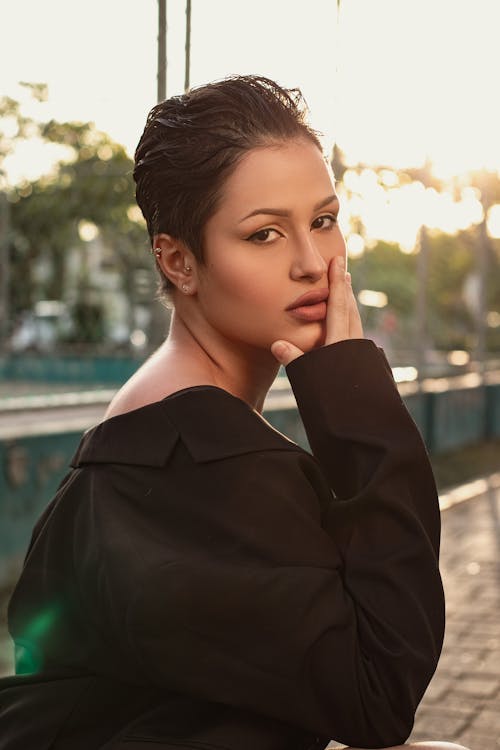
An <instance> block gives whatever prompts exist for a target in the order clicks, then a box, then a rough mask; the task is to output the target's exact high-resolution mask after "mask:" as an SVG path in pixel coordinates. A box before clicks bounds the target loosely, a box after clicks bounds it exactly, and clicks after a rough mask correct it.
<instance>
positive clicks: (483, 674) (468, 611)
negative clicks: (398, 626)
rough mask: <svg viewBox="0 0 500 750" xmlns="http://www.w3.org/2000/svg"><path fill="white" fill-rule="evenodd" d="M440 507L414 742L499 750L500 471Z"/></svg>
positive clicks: (6, 658)
mask: <svg viewBox="0 0 500 750" xmlns="http://www.w3.org/2000/svg"><path fill="white" fill-rule="evenodd" d="M441 505H442V507H443V508H444V510H443V513H442V527H443V534H442V545H441V570H442V574H443V581H444V587H445V591H446V600H447V626H446V637H445V643H444V649H443V654H442V657H441V660H440V663H439V666H438V669H437V671H436V674H435V676H434V678H433V680H432V682H431V684H430V686H429V689H428V691H427V693H426V695H425V697H424V700H423V701H422V703H421V705H420V707H419V710H418V712H417V717H416V722H415V728H414V731H413V733H412V736H411V739H412V740H415V741H416V740H425V739H435V740H437V739H440V740H447V741H450V742H451V741H455V742H459V743H461V744H463V745H466V746H468V747H469V748H471V750H500V474H495V475H493V476H491V477H490V478H488V479H484V480H480V481H478V482H474V483H471V484H470V485H465V486H463V487H460V488H457V490H456V491H455V492H452V493H447V494H446V495H442V496H441ZM2 635H3V634H2ZM5 646H6V641H5V635H4V637H3V638H2V637H1V636H0V673H2V672H3V673H5V672H8V671H10V655H7V654H6V650H5ZM336 746H337V745H336V744H335V743H332V744H331V747H332V748H333V747H336Z"/></svg>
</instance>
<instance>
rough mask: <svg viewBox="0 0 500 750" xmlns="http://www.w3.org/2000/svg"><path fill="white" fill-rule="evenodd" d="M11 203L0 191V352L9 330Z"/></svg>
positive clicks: (4, 347)
mask: <svg viewBox="0 0 500 750" xmlns="http://www.w3.org/2000/svg"><path fill="white" fill-rule="evenodd" d="M9 277H10V273H9V203H8V201H7V196H6V195H5V193H3V192H0V353H1V352H2V351H4V350H6V348H7V335H8V331H9V280H10V279H9Z"/></svg>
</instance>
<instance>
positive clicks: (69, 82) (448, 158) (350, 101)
mask: <svg viewBox="0 0 500 750" xmlns="http://www.w3.org/2000/svg"><path fill="white" fill-rule="evenodd" d="M167 6H168V36H167V47H168V90H167V95H172V94H178V93H180V92H181V91H182V88H183V81H184V30H185V27H184V19H185V0H167ZM0 10H1V14H2V15H1V17H2V40H1V44H0V93H8V94H11V95H16V93H17V94H18V93H19V91H18V89H17V88H16V84H17V82H18V81H22V80H24V81H43V82H46V83H48V85H49V102H48V103H47V104H46V105H45V107H44V111H45V113H46V114H47V116H54V117H57V118H59V119H79V120H93V121H95V122H96V124H97V126H98V127H99V128H100V129H103V130H106V131H108V132H109V133H110V134H111V135H112V136H113V137H114V138H115V139H116V140H118V141H120V142H122V143H124V144H125V145H126V147H127V149H128V151H129V152H130V153H132V152H133V149H134V147H135V145H136V143H137V141H138V139H139V136H140V133H141V131H142V127H143V124H144V121H145V118H146V115H147V112H148V110H149V109H150V107H151V106H153V104H154V103H155V99H156V65H157V15H158V11H157V0H85V2H82V1H81V0H80V2H77V1H76V0H0ZM499 27H500V2H498V0H474V2H471V1H470V0H469V2H467V0H342V2H341V12H340V17H338V16H337V2H336V0H307V2H306V1H305V0H251V1H248V0H192V53H191V60H192V66H191V83H192V85H198V84H201V83H204V82H206V81H209V80H214V79H217V78H222V77H224V76H226V75H229V74H234V73H261V74H265V75H268V76H270V77H272V78H275V79H276V80H278V81H279V82H280V83H282V84H283V85H285V86H297V85H298V86H299V87H300V88H301V89H302V91H303V93H304V95H305V97H306V100H307V101H308V103H309V106H310V110H311V120H312V123H313V125H314V126H315V127H317V128H319V129H320V130H322V131H323V132H324V133H325V144H326V145H327V147H328V146H329V145H331V144H332V143H333V142H334V141H335V140H336V141H337V142H338V143H339V145H340V146H341V148H343V150H345V151H346V153H347V155H348V158H349V159H350V160H351V161H353V162H356V161H364V162H369V163H384V164H387V165H392V166H394V167H402V166H411V165H415V164H419V163H421V162H422V161H423V160H424V159H425V158H427V157H429V158H431V159H432V161H433V162H434V163H435V169H436V171H437V172H438V173H440V174H441V175H449V174H452V173H456V172H460V171H462V170H464V169H467V168H470V167H481V166H487V167H491V168H500V138H499V137H498V134H499V133H500V106H499V103H498V96H497V93H496V89H497V85H498V84H497V82H498V74H499V72H500V45H499V44H498V29H499Z"/></svg>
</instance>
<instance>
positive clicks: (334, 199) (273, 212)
mask: <svg viewBox="0 0 500 750" xmlns="http://www.w3.org/2000/svg"><path fill="white" fill-rule="evenodd" d="M338 202H339V199H338V196H337V195H335V193H332V195H329V196H328V198H325V199H324V200H321V201H320V202H319V203H316V205H315V206H313V211H319V209H320V208H324V207H325V206H328V205H329V204H330V203H338ZM259 214H267V215H268V216H290V211H286V210H285V209H284V208H256V209H255V211H252V212H251V213H249V214H247V215H246V216H245V217H244V218H243V219H240V221H239V224H241V223H242V222H244V221H246V220H247V219H249V218H250V217H251V216H258V215H259Z"/></svg>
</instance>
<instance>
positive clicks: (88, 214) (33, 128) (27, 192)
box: [0, 84, 150, 340]
mask: <svg viewBox="0 0 500 750" xmlns="http://www.w3.org/2000/svg"><path fill="white" fill-rule="evenodd" d="M24 85H26V86H27V87H28V88H29V89H30V90H31V93H32V96H33V97H34V98H35V99H37V100H39V101H42V100H44V98H46V87H45V86H44V84H24ZM0 118H7V120H10V129H9V130H10V132H11V135H10V137H1V138H0V171H1V167H2V161H3V159H4V158H5V157H6V156H7V155H8V154H10V153H12V152H13V150H14V149H15V147H16V145H17V144H18V143H19V142H20V141H22V140H23V139H26V138H35V137H36V138H39V139H40V140H41V141H42V142H44V143H48V144H59V145H61V146H64V147H65V153H66V154H67V155H66V157H65V158H61V159H60V160H59V161H58V162H57V163H56V164H54V166H53V169H52V170H51V172H50V174H46V175H43V176H42V177H40V178H39V179H37V180H34V181H32V182H26V181H25V182H22V183H21V184H18V185H15V186H10V187H9V188H8V189H7V195H8V200H9V204H10V243H9V244H10V261H11V262H10V267H11V284H10V287H11V295H10V309H11V315H12V316H14V317H15V316H16V314H18V313H20V312H21V311H23V310H26V309H30V308H31V307H32V306H33V304H34V302H35V301H36V300H37V299H39V298H46V299H63V298H64V290H65V281H66V265H67V264H66V255H67V253H68V250H69V249H70V248H78V247H79V248H81V251H82V253H85V252H86V244H85V243H84V242H83V241H82V239H81V238H80V236H79V233H78V226H79V223H80V222H81V221H82V220H84V221H87V222H92V223H93V224H95V225H96V226H97V228H98V230H99V232H100V234H101V236H102V237H103V238H104V240H105V242H106V244H107V245H108V246H110V247H111V248H112V252H111V257H112V263H113V265H114V267H115V268H116V269H117V270H118V271H119V272H120V277H121V280H122V284H123V289H124V291H125V292H126V293H127V294H128V293H129V292H130V293H133V289H131V288H129V287H130V285H131V282H130V277H131V276H132V273H131V272H132V271H133V269H136V268H145V269H147V268H148V267H149V265H150V264H149V263H148V258H147V255H146V252H145V249H146V247H147V234H146V230H145V226H144V224H143V223H142V222H141V221H138V220H137V219H136V217H135V216H132V218H130V216H131V214H130V211H131V208H132V207H134V206H135V197H134V185H133V180H132V168H133V162H132V160H131V159H130V158H129V157H128V155H127V153H126V151H125V149H124V147H123V146H122V145H120V144H118V143H116V142H114V141H113V140H112V139H111V138H110V137H109V136H108V135H107V134H106V133H102V132H100V131H99V130H97V129H96V127H95V125H94V124H93V123H91V122H83V123H82V122H57V121H55V120H50V121H49V122H39V121H36V120H33V119H31V118H29V117H25V116H24V115H23V113H22V106H21V104H20V103H19V102H17V101H15V100H13V99H10V98H8V97H3V98H1V99H0ZM13 123H14V124H15V127H12V124H13ZM12 133H13V134H12ZM40 262H41V263H43V264H45V265H46V266H47V267H48V268H49V272H48V273H46V274H45V275H44V280H43V281H41V282H40V280H37V279H36V278H35V276H36V274H35V273H34V268H35V267H36V265H37V263H38V264H40ZM84 265H85V264H84ZM83 283H84V280H83V279H82V284H83ZM82 305H83V306H85V302H83V301H82V300H79V301H78V303H77V304H76V305H75V307H74V322H75V324H76V326H77V328H79V329H80V330H81V334H82V337H83V338H85V339H87V340H88V339H89V335H90V334H89V332H88V327H89V326H88V322H89V321H90V320H91V318H92V315H94V314H95V310H94V309H93V310H90V308H89V312H88V315H86V314H85V313H84V312H82V309H81V308H82ZM98 329H99V331H100V332H102V325H101V324H99V325H98V326H95V330H98Z"/></svg>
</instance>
